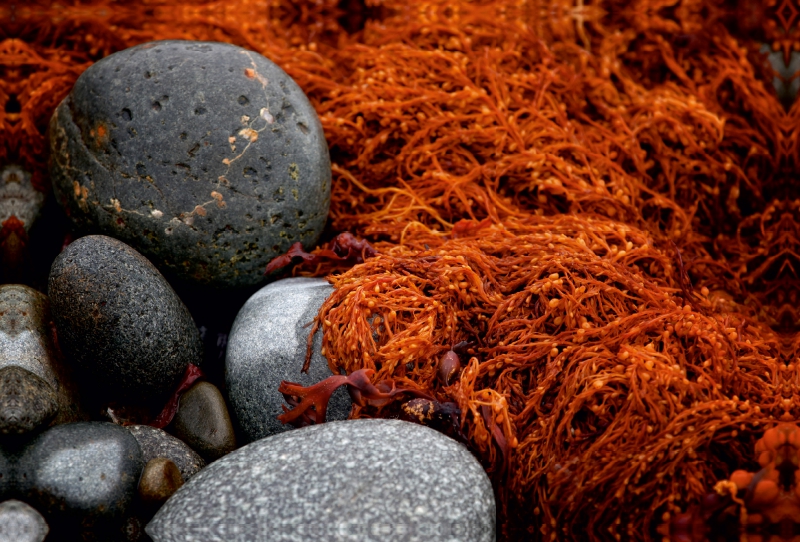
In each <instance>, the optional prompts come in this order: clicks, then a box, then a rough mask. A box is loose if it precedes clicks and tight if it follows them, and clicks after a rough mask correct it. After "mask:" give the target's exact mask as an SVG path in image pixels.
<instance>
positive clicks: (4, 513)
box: [0, 500, 50, 542]
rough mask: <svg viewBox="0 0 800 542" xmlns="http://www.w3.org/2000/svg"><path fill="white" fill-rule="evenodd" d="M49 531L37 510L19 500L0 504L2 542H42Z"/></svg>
mask: <svg viewBox="0 0 800 542" xmlns="http://www.w3.org/2000/svg"><path fill="white" fill-rule="evenodd" d="M49 531H50V529H49V528H48V526H47V522H46V521H45V520H44V518H43V517H42V515H41V514H40V513H39V512H37V511H36V509H35V508H32V507H31V506H28V505H27V504H25V503H24V502H21V501H17V500H10V501H5V502H2V503H0V542H42V540H44V538H45V536H47V533H48V532H49Z"/></svg>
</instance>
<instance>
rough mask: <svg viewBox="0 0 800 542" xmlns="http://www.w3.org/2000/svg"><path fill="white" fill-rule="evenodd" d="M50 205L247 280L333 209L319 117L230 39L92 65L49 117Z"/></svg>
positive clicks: (205, 274) (267, 65) (218, 274)
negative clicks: (52, 195) (52, 198)
mask: <svg viewBox="0 0 800 542" xmlns="http://www.w3.org/2000/svg"><path fill="white" fill-rule="evenodd" d="M50 150H51V154H50V157H51V158H50V174H51V177H52V181H53V187H54V189H55V195H56V199H57V201H58V202H59V203H60V204H61V205H62V206H63V208H64V209H65V211H66V212H67V214H68V215H69V216H70V218H71V219H72V220H73V221H74V223H75V224H77V225H78V226H79V227H80V228H81V229H83V230H86V231H92V232H99V233H104V234H106V235H112V236H114V237H117V238H119V239H122V240H123V241H125V242H127V243H130V244H131V245H132V246H134V247H136V248H137V249H138V250H140V251H141V252H142V253H143V254H145V255H146V256H147V257H148V258H150V259H151V260H152V261H153V262H154V263H156V265H157V266H158V267H159V268H161V269H163V270H168V271H170V272H172V273H175V274H177V275H178V276H180V277H181V278H183V279H186V280H190V281H195V282H197V283H202V284H211V285H214V286H217V287H240V286H252V285H255V284H259V283H261V282H263V281H264V276H263V272H264V268H265V266H266V264H267V263H268V262H269V261H270V260H271V259H272V258H273V257H275V256H277V255H280V254H282V253H284V252H286V250H287V249H288V248H289V247H290V246H291V244H292V243H294V242H297V241H299V242H301V243H303V245H304V246H305V247H306V248H313V246H314V244H315V243H316V241H317V239H318V237H319V235H320V233H321V231H322V228H323V227H324V226H325V221H326V219H327V215H328V209H329V207H330V190H331V165H330V159H329V156H328V147H327V143H326V142H325V137H324V134H323V131H322V125H321V123H320V121H319V118H318V117H317V114H316V112H315V111H314V108H313V106H312V105H311V103H310V102H309V101H308V98H306V96H305V95H304V94H303V91H302V90H301V89H300V87H298V86H297V84H296V83H295V82H294V81H293V80H292V79H291V78H290V77H289V76H288V75H287V74H286V73H285V72H284V71H283V70H282V69H280V68H279V67H278V66H277V65H275V64H274V63H273V62H271V61H270V60H268V59H266V58H264V57H263V56H261V55H260V54H258V53H255V52H253V51H248V50H246V49H242V48H240V47H237V46H234V45H230V44H226V43H212V42H192V41H158V42H151V43H145V44H142V45H138V46H136V47H131V48H130V49H126V50H124V51H120V52H118V53H114V54H112V55H110V56H108V57H106V58H104V59H102V60H100V61H98V62H96V63H95V64H93V65H92V66H90V67H89V68H88V69H87V70H86V71H85V72H83V74H81V76H80V77H79V78H78V80H77V81H76V83H75V86H74V87H73V89H72V92H71V93H70V94H69V95H68V96H67V97H66V98H65V99H64V101H62V102H61V104H60V105H59V106H58V108H57V109H56V111H55V113H54V114H53V117H52V119H51V121H50Z"/></svg>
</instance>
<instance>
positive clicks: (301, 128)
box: [297, 122, 308, 134]
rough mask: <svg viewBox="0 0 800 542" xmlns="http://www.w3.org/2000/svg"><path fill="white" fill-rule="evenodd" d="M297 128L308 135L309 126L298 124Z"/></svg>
mask: <svg viewBox="0 0 800 542" xmlns="http://www.w3.org/2000/svg"><path fill="white" fill-rule="evenodd" d="M297 127H298V128H300V131H301V132H303V133H304V134H307V133H308V126H306V125H305V124H303V123H302V122H298V123H297Z"/></svg>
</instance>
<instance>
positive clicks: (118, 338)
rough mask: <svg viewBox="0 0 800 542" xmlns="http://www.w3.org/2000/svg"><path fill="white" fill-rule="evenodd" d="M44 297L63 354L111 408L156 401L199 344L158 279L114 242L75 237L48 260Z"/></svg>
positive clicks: (196, 358)
mask: <svg viewBox="0 0 800 542" xmlns="http://www.w3.org/2000/svg"><path fill="white" fill-rule="evenodd" d="M48 293H49V295H50V303H51V307H52V312H53V317H54V318H55V323H56V327H57V329H58V337H59V342H60V344H61V347H62V348H63V349H64V352H65V353H66V354H67V355H68V356H69V357H70V359H72V360H74V361H75V362H76V363H77V364H78V366H79V367H80V368H82V369H83V377H84V378H86V379H92V380H94V381H95V382H96V383H97V385H98V387H97V388H96V389H97V392H98V394H101V395H103V396H105V397H109V398H111V399H114V400H123V399H124V398H129V399H132V400H139V399H147V398H153V397H160V398H164V397H165V396H166V395H167V394H169V393H170V392H171V391H172V390H173V389H174V387H175V386H176V385H177V383H178V381H179V380H180V377H181V375H183V373H184V371H185V369H186V366H187V365H188V364H189V363H195V364H198V363H200V360H201V359H202V343H201V342H200V334H199V332H198V331H197V328H196V327H195V324H194V321H193V320H192V316H191V314H189V310H188V309H187V308H186V306H185V305H184V304H183V302H181V300H180V299H179V298H178V296H177V294H176V293H175V291H174V290H173V289H172V287H171V286H170V285H169V284H168V283H167V281H166V280H165V279H164V277H163V276H162V275H161V273H159V272H158V270H157V269H156V268H155V267H154V266H153V265H152V264H151V263H150V262H149V261H148V260H147V258H145V257H144V256H142V255H141V254H139V253H138V252H136V251H135V250H134V249H132V248H131V247H129V246H128V245H126V244H125V243H123V242H121V241H117V240H116V239H112V238H110V237H106V236H102V235H90V236H87V237H82V238H80V239H78V240H76V241H74V242H73V243H71V244H70V245H69V246H68V247H67V248H66V249H64V251H63V252H62V253H61V254H60V255H59V256H58V257H57V258H56V260H55V261H54V262H53V265H52V267H51V269H50V278H49V282H48Z"/></svg>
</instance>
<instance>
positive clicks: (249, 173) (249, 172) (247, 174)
mask: <svg viewBox="0 0 800 542" xmlns="http://www.w3.org/2000/svg"><path fill="white" fill-rule="evenodd" d="M242 173H243V174H244V176H245V177H251V176H253V175H256V174H257V173H258V172H257V171H256V170H255V169H253V168H251V167H246V168H244V170H243V172H242Z"/></svg>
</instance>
